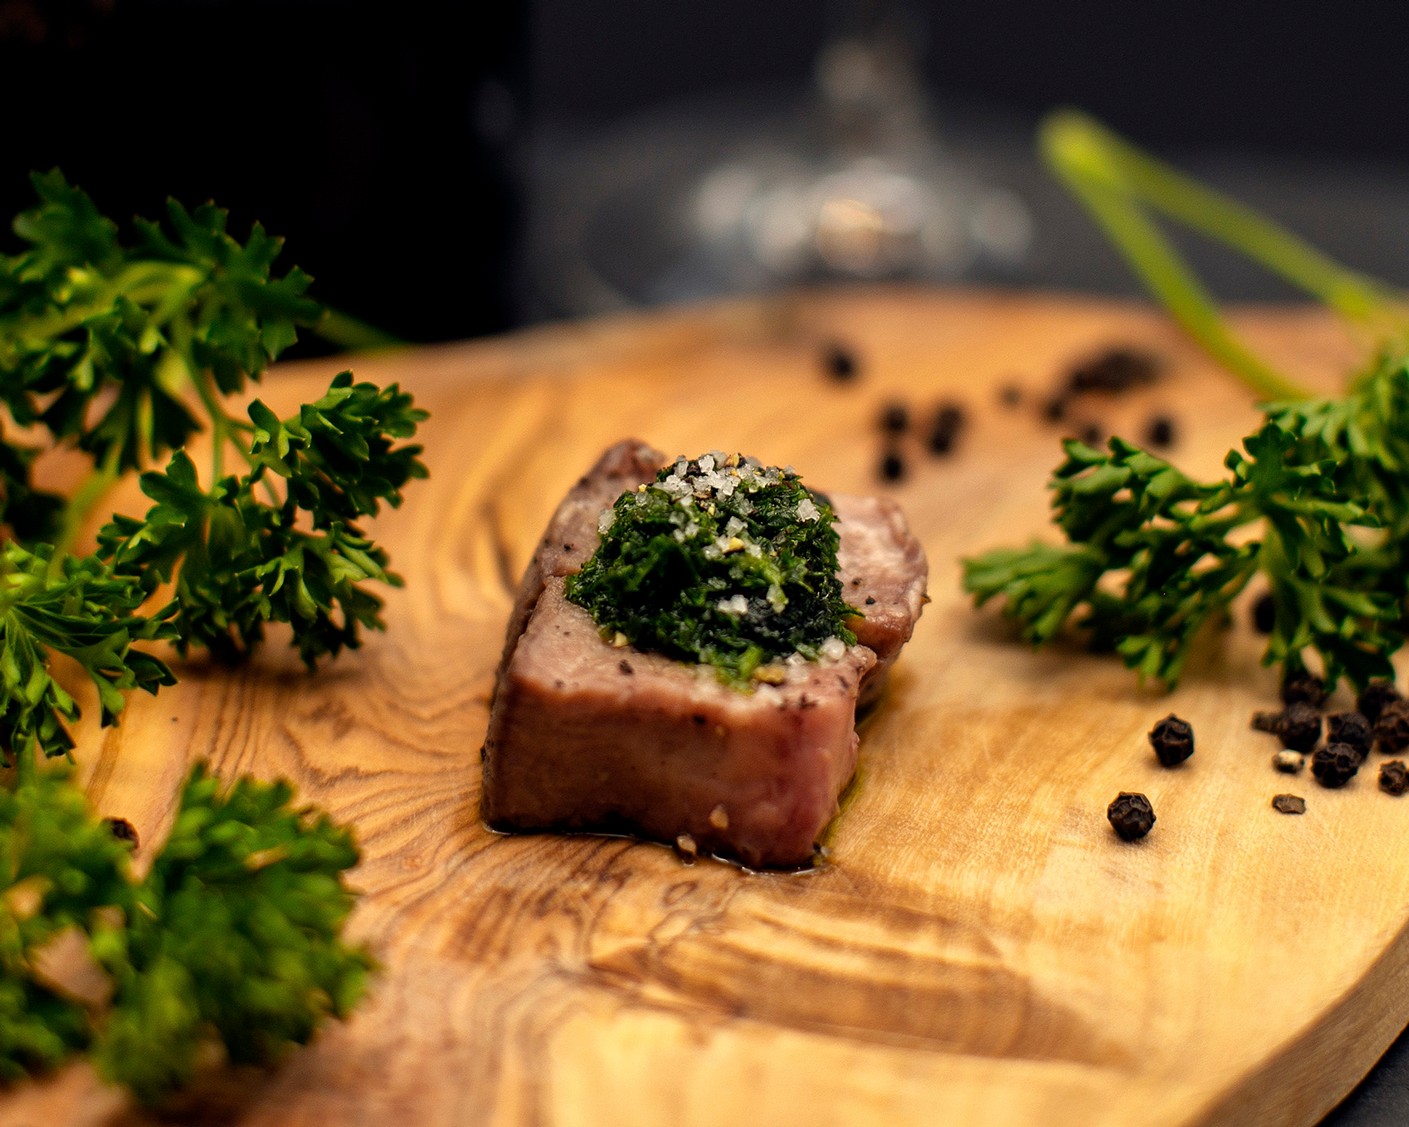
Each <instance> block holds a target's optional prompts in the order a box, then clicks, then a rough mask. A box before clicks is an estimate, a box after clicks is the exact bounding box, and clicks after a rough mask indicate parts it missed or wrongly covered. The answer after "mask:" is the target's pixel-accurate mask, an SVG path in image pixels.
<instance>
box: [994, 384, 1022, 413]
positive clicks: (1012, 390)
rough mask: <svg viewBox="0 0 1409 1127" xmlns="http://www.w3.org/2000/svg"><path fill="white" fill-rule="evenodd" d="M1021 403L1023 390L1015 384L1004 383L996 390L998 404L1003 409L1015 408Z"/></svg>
mask: <svg viewBox="0 0 1409 1127" xmlns="http://www.w3.org/2000/svg"><path fill="white" fill-rule="evenodd" d="M1022 401H1023V389H1022V388H1020V387H1019V386H1018V385H1017V384H1015V383H1006V384H1004V385H1003V386H1002V387H1000V388H999V389H998V402H999V403H1001V404H1002V405H1003V406H1004V407H1016V406H1018V404H1020V403H1021V402H1022Z"/></svg>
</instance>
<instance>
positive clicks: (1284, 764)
mask: <svg viewBox="0 0 1409 1127" xmlns="http://www.w3.org/2000/svg"><path fill="white" fill-rule="evenodd" d="M1305 764H1306V756H1304V755H1302V753H1301V752H1299V751H1293V750H1292V749H1291V748H1289V747H1284V748H1283V749H1282V750H1281V751H1279V752H1278V753H1277V754H1276V755H1274V756H1273V757H1272V766H1273V767H1275V768H1277V770H1279V771H1281V772H1282V774H1284V775H1298V774H1300V773H1301V769H1302V767H1303V766H1305Z"/></svg>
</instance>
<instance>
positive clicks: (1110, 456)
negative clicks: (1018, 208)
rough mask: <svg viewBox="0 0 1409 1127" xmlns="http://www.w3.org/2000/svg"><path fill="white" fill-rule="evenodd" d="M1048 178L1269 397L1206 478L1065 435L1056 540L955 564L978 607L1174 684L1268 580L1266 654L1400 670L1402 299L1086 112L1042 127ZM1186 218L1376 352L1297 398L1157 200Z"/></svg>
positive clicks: (1405, 372)
mask: <svg viewBox="0 0 1409 1127" xmlns="http://www.w3.org/2000/svg"><path fill="white" fill-rule="evenodd" d="M1041 143H1042V147H1043V152H1044V155H1045V156H1046V158H1047V160H1048V163H1049V164H1050V165H1051V167H1052V168H1053V170H1054V172H1055V173H1056V174H1057V175H1058V176H1059V177H1060V178H1061V179H1063V180H1064V181H1065V182H1066V183H1067V185H1068V187H1070V188H1071V189H1072V191H1073V192H1074V193H1075V194H1076V195H1077V197H1078V198H1079V199H1080V200H1081V202H1082V203H1084V204H1085V205H1086V206H1087V208H1088V209H1089V210H1090V212H1091V214H1092V216H1093V217H1094V218H1095V219H1096V220H1097V221H1098V222H1099V223H1100V224H1101V226H1102V227H1103V228H1104V229H1105V231H1106V233H1107V234H1108V235H1109V236H1110V237H1111V239H1112V241H1113V242H1114V243H1115V244H1116V246H1117V248H1118V249H1119V250H1120V251H1121V252H1122V253H1123V254H1124V255H1125V257H1126V259H1127V261H1129V263H1130V264H1131V266H1132V268H1133V269H1134V270H1135V271H1136V273H1137V274H1138V275H1139V276H1140V277H1141V278H1142V279H1143V280H1144V281H1145V283H1146V284H1147V285H1148V286H1149V288H1150V289H1151V291H1152V292H1153V293H1154V294H1155V296H1157V297H1158V298H1159V299H1160V300H1161V301H1162V302H1163V303H1164V304H1165V306H1166V307H1167V308H1168V309H1169V311H1170V313H1171V314H1172V315H1173V316H1174V317H1175V318H1176V319H1177V320H1178V321H1179V323H1180V324H1181V325H1183V326H1184V328H1185V329H1186V330H1187V331H1188V332H1189V333H1190V334H1191V335H1192V336H1193V337H1194V339H1195V340H1196V341H1198V343H1200V344H1201V345H1202V346H1203V347H1204V348H1205V349H1206V350H1207V351H1208V352H1209V353H1210V355H1212V356H1213V357H1214V358H1216V359H1217V360H1219V361H1220V362H1222V363H1224V364H1225V365H1226V366H1227V367H1228V369H1229V370H1230V371H1231V372H1233V373H1234V374H1235V375H1237V376H1238V377H1239V378H1240V379H1242V380H1243V381H1244V382H1245V383H1246V384H1247V385H1248V386H1249V387H1250V388H1251V389H1252V390H1253V391H1254V392H1255V393H1257V394H1259V395H1260V396H1263V397H1265V398H1272V399H1275V400H1276V401H1275V402H1272V403H1270V404H1268V405H1266V406H1265V408H1264V410H1265V412H1266V417H1265V419H1264V421H1263V424H1262V426H1261V427H1259V429H1258V430H1257V431H1256V432H1254V433H1253V434H1251V435H1249V436H1248V437H1247V438H1245V439H1244V440H1243V443H1242V448H1241V449H1240V450H1233V451H1230V452H1229V454H1228V456H1227V458H1226V459H1225V463H1224V464H1225V467H1226V468H1227V470H1228V476H1227V477H1226V478H1225V479H1223V480H1221V481H1215V482H1207V483H1201V482H1196V481H1194V480H1192V479H1190V478H1189V477H1187V476H1186V475H1185V474H1183V473H1182V472H1180V471H1179V470H1177V469H1176V468H1175V467H1173V466H1171V465H1170V464H1169V463H1167V462H1165V461H1163V460H1162V459H1160V458H1157V457H1155V456H1154V455H1152V454H1149V453H1147V452H1145V451H1144V450H1141V449H1140V448H1138V447H1136V446H1134V445H1132V444H1130V443H1128V442H1126V441H1124V440H1122V439H1119V438H1116V439H1112V440H1111V442H1110V443H1109V446H1108V449H1107V450H1106V451H1100V450H1095V449H1093V448H1091V447H1089V446H1086V445H1083V444H1082V443H1079V442H1068V443H1066V454H1067V458H1066V461H1065V462H1064V463H1063V464H1062V465H1061V466H1059V467H1058V468H1057V469H1056V471H1054V474H1053V477H1052V481H1051V488H1052V491H1053V520H1054V523H1055V524H1056V526H1057V527H1058V528H1059V529H1060V530H1061V531H1062V533H1063V534H1064V535H1065V537H1066V542H1065V543H1064V544H1061V545H1057V546H1050V545H1042V544H1035V545H1032V546H1031V547H1028V548H1018V549H998V550H995V551H990V552H988V553H986V554H984V555H982V556H979V557H976V558H974V559H970V560H966V561H965V563H964V587H965V589H966V590H967V591H969V593H971V594H972V595H973V596H974V599H975V602H977V603H979V604H982V603H984V602H986V601H988V600H989V599H992V598H996V597H1002V598H1003V599H1004V601H1005V611H1006V613H1007V614H1008V615H1009V616H1011V617H1013V618H1015V619H1016V620H1017V621H1018V622H1019V624H1020V627H1021V630H1022V633H1023V635H1024V637H1026V638H1027V639H1028V640H1029V641H1031V642H1033V643H1035V644H1042V643H1045V642H1048V641H1050V640H1052V639H1053V638H1054V637H1056V636H1057V635H1058V634H1060V633H1061V632H1062V631H1063V630H1065V629H1067V628H1068V627H1076V628H1078V629H1080V630H1084V631H1085V632H1086V634H1087V636H1088V638H1089V639H1090V641H1091V642H1092V643H1093V644H1095V645H1097V646H1104V647H1108V648H1114V649H1115V650H1116V651H1117V652H1118V653H1119V654H1120V655H1121V657H1122V658H1123V659H1124V661H1125V662H1126V664H1127V665H1129V666H1130V667H1132V668H1133V669H1136V670H1137V671H1138V672H1139V673H1140V675H1141V677H1142V678H1144V677H1151V678H1155V679H1158V680H1160V681H1162V682H1164V683H1165V684H1166V685H1169V686H1171V687H1172V686H1173V685H1174V684H1176V683H1177V681H1178V680H1179V677H1180V675H1181V674H1182V672H1183V670H1184V665H1185V662H1186V661H1187V659H1188V655H1189V650H1190V646H1191V644H1192V641H1193V639H1194V637H1195V635H1196V634H1198V632H1199V631H1200V630H1201V629H1202V628H1203V626H1204V625H1205V624H1207V623H1209V622H1211V621H1215V620H1217V619H1219V618H1221V617H1223V616H1224V615H1225V614H1226V611H1227V609H1228V606H1229V604H1230V603H1231V602H1232V600H1233V599H1234V598H1236V597H1237V595H1238V594H1239V593H1240V592H1242V591H1243V590H1244V589H1245V588H1246V587H1247V585H1248V584H1249V583H1250V582H1251V581H1252V579H1253V578H1254V576H1257V575H1261V576H1263V577H1264V579H1265V581H1266V582H1267V585H1268V587H1269V589H1270V592H1271V596H1272V599H1273V602H1274V606H1275V624H1274V626H1273V629H1272V632H1271V636H1270V638H1269V640H1268V644H1267V649H1266V652H1265V654H1264V662H1265V663H1266V664H1269V665H1281V666H1283V668H1284V670H1285V671H1287V672H1293V671H1296V670H1300V669H1304V668H1307V666H1308V659H1309V658H1311V657H1313V655H1314V656H1315V657H1316V658H1317V659H1318V661H1319V665H1320V667H1321V670H1322V672H1323V673H1324V675H1325V677H1326V678H1327V680H1328V681H1330V682H1331V683H1332V684H1334V683H1335V682H1336V681H1337V680H1338V679H1339V678H1341V677H1342V676H1344V677H1348V678H1349V679H1350V680H1351V681H1352V682H1353V683H1355V684H1356V685H1364V684H1366V683H1367V682H1368V681H1369V680H1371V679H1372V678H1377V677H1389V676H1392V675H1393V669H1392V666H1391V664H1390V658H1391V656H1392V655H1393V654H1394V653H1395V652H1396V651H1397V650H1398V649H1399V648H1400V647H1401V646H1402V645H1403V644H1404V641H1405V638H1406V636H1409V358H1406V353H1407V352H1409V347H1406V341H1409V331H1406V329H1409V312H1406V311H1409V301H1406V296H1405V295H1404V294H1401V293H1398V292H1396V291H1395V290H1393V289H1392V288H1391V287H1388V286H1385V285H1383V284H1381V283H1379V282H1376V281H1375V280H1373V279H1370V278H1367V277H1365V276H1363V275H1360V274H1357V273H1355V272H1354V271H1350V270H1347V269H1345V268H1344V267H1341V266H1339V265H1338V264H1336V263H1333V262H1331V261H1330V260H1329V259H1327V258H1326V257H1325V256H1323V255H1321V254H1319V253H1318V252H1317V251H1315V250H1314V249H1313V248H1311V247H1309V246H1308V245H1307V244H1305V243H1303V242H1302V241H1301V240H1300V239H1298V238H1296V236H1294V235H1292V234H1291V233H1290V232H1287V231H1284V230H1282V229H1281V228H1279V227H1277V226H1276V225H1275V224H1273V223H1271V222H1270V221H1268V220H1266V219H1264V218H1263V217H1261V216H1259V215H1257V214H1256V213H1255V212H1253V211H1251V210H1250V209H1248V208H1246V207H1244V206H1242V205H1241V204H1239V203H1237V202H1236V201H1233V200H1230V199H1228V198H1226V197H1224V196H1221V195H1219V194H1218V193H1216V192H1213V191H1211V190H1210V189H1207V188H1205V187H1204V186H1202V185H1200V184H1197V183H1196V182H1194V181H1192V180H1190V179H1189V178H1188V177H1185V176H1183V175H1182V174H1181V173H1179V172H1177V171H1176V170H1174V169H1172V168H1170V167H1169V166H1167V165H1164V164H1162V163H1161V162H1159V161H1157V160H1155V159H1154V158H1152V157H1150V156H1148V155H1147V154H1145V153H1142V152H1141V151H1140V150H1138V149H1137V148H1135V147H1134V146H1133V145H1131V144H1129V143H1128V142H1126V141H1124V140H1122V139H1121V138H1119V137H1117V136H1115V135H1114V134H1112V133H1111V132H1110V131H1109V130H1106V129H1105V128H1104V127H1102V126H1100V125H1099V124H1098V123H1096V122H1094V121H1091V120H1090V119H1089V118H1086V117H1084V116H1083V115H1081V114H1077V113H1074V112H1071V111H1063V112H1059V113H1056V114H1053V115H1052V116H1051V117H1049V118H1048V120H1047V121H1046V122H1045V123H1044V125H1043V128H1042V132H1041ZM1149 210H1152V211H1156V212H1159V213H1161V214H1163V215H1164V216H1166V217H1168V218H1171V219H1175V220H1178V221H1180V222H1183V223H1185V224H1187V225H1189V226H1191V227H1194V228H1195V229H1197V230H1200V231H1202V232H1203V233H1204V234H1207V235H1210V236H1212V237H1213V238H1215V239H1217V240H1219V241H1221V242H1224V243H1225V244H1227V245H1228V246H1230V247H1232V248H1233V249H1236V250H1239V251H1241V252H1243V253H1245V254H1247V255H1248V256H1249V257H1251V258H1253V259H1254V260H1256V261H1258V262H1260V263H1262V264H1263V265H1265V266H1267V267H1268V268H1269V269H1271V270H1272V271H1273V272H1275V273H1277V274H1279V275H1281V276H1282V277H1284V278H1286V279H1287V280H1289V281H1291V282H1292V283H1294V284H1296V285H1298V286H1300V287H1302V288H1303V289H1305V290H1307V291H1308V292H1309V293H1312V294H1314V295H1315V296H1317V297H1319V298H1320V299H1321V300H1322V301H1324V302H1325V303H1326V304H1327V305H1328V306H1329V307H1330V308H1332V309H1334V310H1335V311H1336V312H1338V313H1339V314H1341V315H1342V316H1343V317H1345V318H1346V319H1347V320H1348V321H1350V322H1352V323H1353V324H1354V325H1356V326H1357V327H1358V328H1359V329H1360V330H1361V331H1364V330H1365V329H1367V328H1368V329H1369V330H1370V331H1371V332H1373V333H1374V334H1376V335H1377V336H1378V337H1379V339H1380V340H1381V341H1382V342H1383V348H1384V354H1383V357H1382V358H1381V359H1380V360H1378V361H1377V362H1376V363H1374V364H1372V365H1370V366H1369V367H1367V369H1366V370H1365V372H1364V374H1362V375H1360V376H1359V377H1357V378H1356V379H1353V380H1352V381H1351V383H1350V386H1349V387H1348V389H1347V392H1346V394H1345V395H1344V396H1342V397H1339V398H1312V397H1309V396H1307V395H1305V394H1304V393H1303V392H1302V391H1301V390H1300V389H1299V388H1297V387H1296V386H1295V384H1293V383H1292V382H1291V381H1290V380H1288V379H1287V378H1286V377H1285V376H1284V375H1282V374H1281V373H1280V372H1277V371H1275V370H1274V369H1273V368H1272V367H1270V366H1269V365H1268V364H1266V363H1265V362H1264V361H1262V360H1261V359H1260V358H1259V357H1257V356H1255V355H1254V354H1253V353H1252V352H1251V351H1250V350H1248V349H1247V348H1246V346H1245V345H1244V344H1243V343H1242V342H1241V341H1240V340H1239V339H1238V338H1237V337H1236V336H1235V335H1234V334H1233V332H1232V331H1231V330H1230V329H1229V327H1228V326H1227V324H1226V323H1225V322H1224V320H1223V318H1222V316H1221V315H1220V313H1219V311H1218V309H1217V306H1216V305H1215V304H1214V302H1213V300H1212V299H1211V298H1210V297H1209V296H1208V294H1207V293H1206V292H1205V291H1204V289H1203V288H1202V286H1201V285H1200V283H1199V281H1198V279H1197V278H1196V277H1195V275H1194V274H1193V272H1192V271H1191V270H1190V269H1189V268H1188V266H1187V265H1186V264H1185V263H1184V261H1183V260H1182V259H1181V258H1180V256H1179V255H1178V253H1177V252H1176V251H1175V250H1174V249H1173V247H1172V246H1171V244H1170V243H1169V242H1168V241H1167V240H1166V239H1165V237H1164V235H1163V233H1162V232H1161V231H1160V230H1159V228H1158V227H1157V226H1156V224H1155V223H1154V222H1153V220H1152V218H1151V217H1150V215H1149V214H1147V211H1149Z"/></svg>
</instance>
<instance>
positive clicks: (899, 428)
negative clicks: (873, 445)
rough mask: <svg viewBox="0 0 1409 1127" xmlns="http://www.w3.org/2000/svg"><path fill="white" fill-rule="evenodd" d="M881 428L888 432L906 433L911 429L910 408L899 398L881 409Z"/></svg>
mask: <svg viewBox="0 0 1409 1127" xmlns="http://www.w3.org/2000/svg"><path fill="white" fill-rule="evenodd" d="M880 421H881V430H883V431H885V432H886V433H887V434H904V433H905V432H906V431H907V430H909V429H910V408H909V407H907V406H905V404H904V403H901V402H899V401H898V400H893V401H892V402H890V403H887V404H886V405H885V407H883V408H882V409H881V420H880Z"/></svg>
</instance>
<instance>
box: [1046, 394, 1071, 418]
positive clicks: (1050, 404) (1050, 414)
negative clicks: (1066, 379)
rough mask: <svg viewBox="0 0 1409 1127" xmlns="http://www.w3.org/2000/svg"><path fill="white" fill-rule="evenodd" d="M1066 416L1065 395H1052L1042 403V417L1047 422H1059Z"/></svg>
mask: <svg viewBox="0 0 1409 1127" xmlns="http://www.w3.org/2000/svg"><path fill="white" fill-rule="evenodd" d="M1066 416H1067V397H1066V396H1065V395H1054V396H1052V398H1051V399H1049V400H1047V402H1046V403H1044V404H1043V405H1042V417H1043V418H1044V419H1046V420H1047V421H1048V422H1049V423H1059V422H1061V421H1062V420H1063V419H1064V418H1066Z"/></svg>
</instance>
